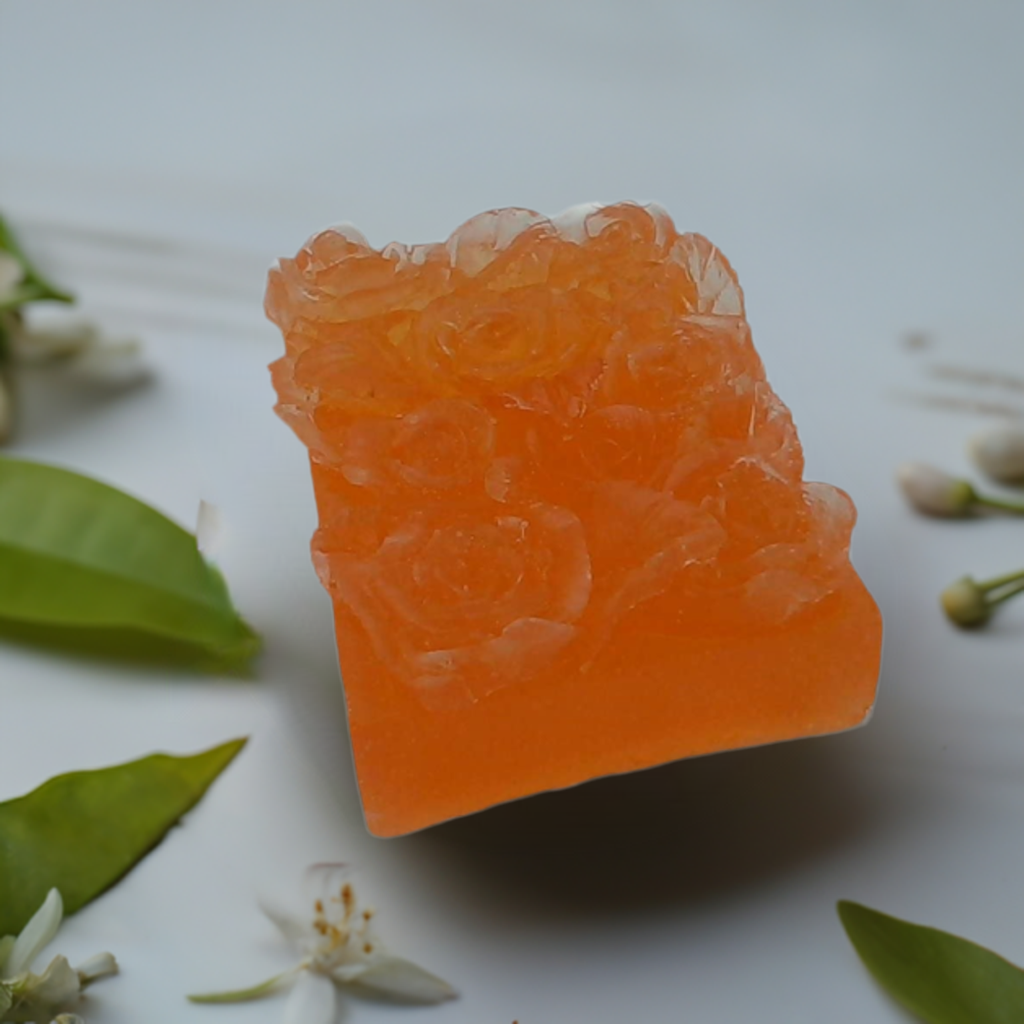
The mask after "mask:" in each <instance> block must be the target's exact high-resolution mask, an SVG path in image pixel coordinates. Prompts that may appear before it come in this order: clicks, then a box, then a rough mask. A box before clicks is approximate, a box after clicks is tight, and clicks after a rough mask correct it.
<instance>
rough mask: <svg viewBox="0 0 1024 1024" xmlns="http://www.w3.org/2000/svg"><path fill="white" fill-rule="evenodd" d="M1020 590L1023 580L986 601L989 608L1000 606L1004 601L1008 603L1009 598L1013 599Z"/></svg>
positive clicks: (1022, 587)
mask: <svg viewBox="0 0 1024 1024" xmlns="http://www.w3.org/2000/svg"><path fill="white" fill-rule="evenodd" d="M1022 590H1024V580H1020V581H1019V582H1018V583H1016V584H1014V585H1013V586H1012V587H1008V588H1007V589H1006V590H1004V591H1003V593H1001V594H997V595H996V596H995V597H990V598H989V599H988V603H989V607H992V608H994V607H995V606H996V605H997V604H1002V603H1003V602H1004V601H1008V600H1009V599H1010V598H1011V597H1015V596H1016V595H1017V594H1019V593H1020V592H1021V591H1022Z"/></svg>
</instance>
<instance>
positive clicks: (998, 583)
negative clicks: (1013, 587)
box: [977, 569, 1024, 594]
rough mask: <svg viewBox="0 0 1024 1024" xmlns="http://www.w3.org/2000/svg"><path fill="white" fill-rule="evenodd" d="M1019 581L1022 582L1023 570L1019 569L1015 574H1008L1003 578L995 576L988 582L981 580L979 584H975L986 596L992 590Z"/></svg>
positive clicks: (1023, 577)
mask: <svg viewBox="0 0 1024 1024" xmlns="http://www.w3.org/2000/svg"><path fill="white" fill-rule="evenodd" d="M1021 580H1024V569H1019V570H1018V571H1017V572H1008V573H1006V575H1005V576H996V577H994V578H993V579H990V580H982V582H981V583H978V584H977V587H978V589H979V590H981V591H983V592H984V593H986V594H988V593H991V591H993V590H998V589H999V588H1000V587H1005V586H1008V585H1009V584H1011V583H1017V582H1018V581H1021Z"/></svg>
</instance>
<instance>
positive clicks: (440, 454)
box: [338, 398, 494, 491]
mask: <svg viewBox="0 0 1024 1024" xmlns="http://www.w3.org/2000/svg"><path fill="white" fill-rule="evenodd" d="M493 453H494V420H493V418H492V417H491V416H489V415H488V414H487V413H486V412H485V411H484V410H483V409H481V408H479V407H478V406H476V405H474V404H473V403H472V402H467V401H464V400H463V399H458V398H450V399H444V398H442V399H439V400H437V401H435V402H430V403H428V404H427V405H424V406H423V407H421V408H419V409H416V410H415V411H414V412H411V413H408V414H407V415H405V416H402V417H400V418H398V419H367V420H360V421H357V422H356V423H354V424H352V427H351V428H350V429H349V431H348V434H347V436H346V438H345V442H344V444H343V446H342V450H341V452H340V455H339V460H338V461H339V463H340V468H341V471H342V472H343V473H344V475H345V478H346V479H347V480H348V481H349V483H352V484H355V485H356V486H359V487H389V486H390V487H393V486H395V485H396V484H397V485H404V486H406V487H411V488H415V489H417V490H443V491H448V490H453V489H455V488H458V487H465V486H467V485H470V484H473V483H474V482H479V483H480V484H481V485H482V482H483V479H484V474H485V472H486V470H487V467H488V465H489V463H490V460H491V456H492V455H493Z"/></svg>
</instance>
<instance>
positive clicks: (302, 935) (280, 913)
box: [260, 900, 317, 946]
mask: <svg viewBox="0 0 1024 1024" xmlns="http://www.w3.org/2000/svg"><path fill="white" fill-rule="evenodd" d="M260 910H262V911H263V913H264V914H265V915H266V916H267V917H268V918H270V920H271V921H273V922H274V924H275V925H277V929H278V931H279V932H280V933H281V934H282V935H283V936H284V937H285V938H286V939H287V940H288V941H289V942H295V943H298V944H299V945H301V946H305V945H307V944H308V943H310V942H314V943H315V942H316V938H317V935H316V932H314V931H313V929H312V928H311V927H310V925H309V923H308V922H307V921H305V920H304V919H303V918H301V917H297V916H296V915H295V914H291V913H289V912H288V911H287V910H282V909H281V908H280V907H276V906H274V904H273V903H268V902H266V901H265V900H260Z"/></svg>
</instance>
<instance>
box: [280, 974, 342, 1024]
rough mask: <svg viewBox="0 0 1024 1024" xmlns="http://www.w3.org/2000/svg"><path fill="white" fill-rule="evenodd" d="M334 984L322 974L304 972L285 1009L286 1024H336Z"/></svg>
mask: <svg viewBox="0 0 1024 1024" xmlns="http://www.w3.org/2000/svg"><path fill="white" fill-rule="evenodd" d="M335 1012H336V1007H335V993H334V983H333V982H332V981H331V980H330V979H329V978H326V977H324V975H322V974H313V973H312V972H311V971H303V972H302V973H301V974H300V975H299V980H298V981H297V982H296V983H295V988H293V989H292V991H291V995H289V996H288V1003H287V1004H286V1006H285V1008H284V1024H334V1019H335Z"/></svg>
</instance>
